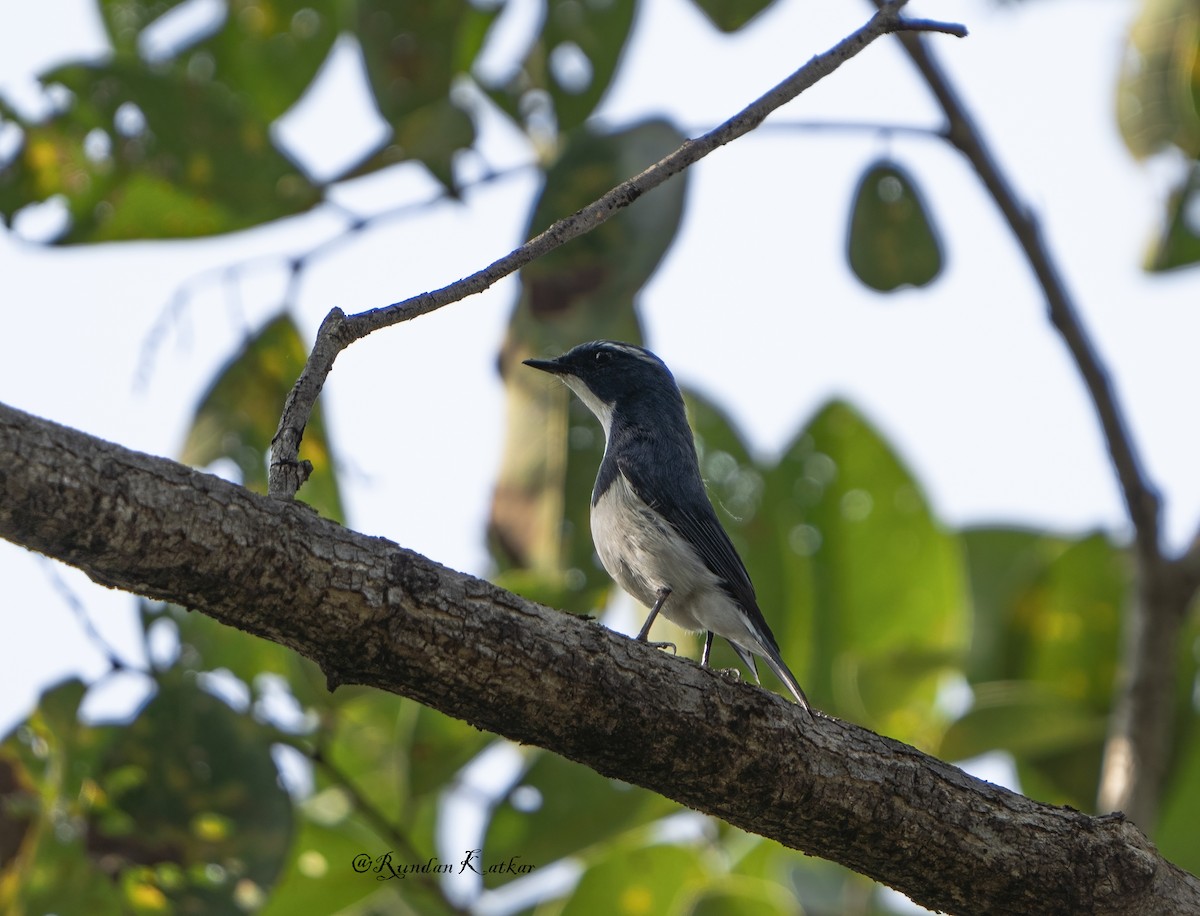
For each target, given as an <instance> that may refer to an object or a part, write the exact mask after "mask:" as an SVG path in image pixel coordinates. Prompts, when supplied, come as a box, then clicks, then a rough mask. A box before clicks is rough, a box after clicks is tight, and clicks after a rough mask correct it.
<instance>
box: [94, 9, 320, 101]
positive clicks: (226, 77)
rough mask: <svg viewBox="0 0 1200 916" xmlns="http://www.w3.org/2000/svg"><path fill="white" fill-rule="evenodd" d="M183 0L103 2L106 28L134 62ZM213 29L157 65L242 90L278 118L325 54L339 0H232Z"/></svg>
mask: <svg viewBox="0 0 1200 916" xmlns="http://www.w3.org/2000/svg"><path fill="white" fill-rule="evenodd" d="M179 5H180V3H179V2H178V0H100V12H101V15H102V18H103V20H104V26H105V29H106V30H107V32H108V35H109V39H110V41H111V42H112V44H113V48H114V50H115V51H116V53H117V56H118V57H120V58H123V59H125V60H127V61H130V62H132V61H136V60H137V59H138V58H139V56H140V54H141V51H140V49H139V40H140V39H142V38H143V33H144V32H145V30H146V28H147V27H148V26H151V25H153V24H155V23H159V22H160V20H161V19H162V17H163V16H164V15H165V14H166V13H168V12H169V11H170V10H171V9H173V8H175V7H177V6H179ZM229 6H230V7H231V9H228V10H225V11H224V15H223V16H222V17H221V19H220V21H219V22H218V23H217V25H216V27H215V28H213V27H212V26H209V25H208V24H205V26H203V27H202V29H201V30H199V31H197V32H196V33H195V34H193V35H189V36H184V37H182V38H180V39H179V41H178V50H176V51H175V53H174V54H173V56H172V57H171V58H170V59H169V60H163V59H160V58H161V55H158V56H156V59H155V63H154V65H153V66H154V68H155V69H157V70H163V69H170V70H172V71H174V72H177V73H179V74H180V75H191V76H192V77H193V78H196V79H204V80H212V81H214V82H216V83H220V84H222V85H223V86H224V87H226V88H227V89H228V91H230V92H233V93H235V94H237V95H238V96H239V97H240V98H241V99H242V100H243V101H244V102H245V103H246V104H248V105H249V106H250V107H251V108H252V109H254V111H255V112H256V114H257V115H258V116H259V118H261V119H262V120H263V121H264V122H270V121H273V120H274V119H275V118H277V117H279V116H280V115H281V114H283V113H284V112H285V111H287V110H288V109H289V108H290V107H291V106H292V105H294V104H295V103H296V102H297V101H298V100H299V99H300V97H301V96H302V95H303V94H304V92H305V90H307V89H308V87H309V85H310V84H311V83H312V80H313V77H315V76H316V74H317V71H318V70H319V69H320V67H321V64H322V63H324V61H325V58H326V57H327V56H328V54H329V51H330V48H331V47H332V46H333V40H334V38H336V37H337V34H338V29H339V25H340V23H339V21H338V19H339V16H340V9H339V8H340V3H339V2H338V0H254V2H246V0H235V2H233V3H231V4H229Z"/></svg>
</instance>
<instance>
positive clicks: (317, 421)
mask: <svg viewBox="0 0 1200 916" xmlns="http://www.w3.org/2000/svg"><path fill="white" fill-rule="evenodd" d="M307 359H308V351H307V349H306V348H305V346H304V342H303V340H302V339H301V338H300V331H299V329H298V328H297V327H296V324H295V322H294V321H293V320H292V317H291V315H289V314H288V313H287V312H283V313H281V314H280V315H278V316H277V317H276V318H274V319H273V320H272V321H270V322H268V323H267V324H266V325H265V326H264V327H263V329H262V330H261V331H259V332H258V334H257V335H255V336H254V337H253V338H251V339H250V340H248V341H247V342H246V344H245V346H243V347H242V349H241V350H240V351H239V352H238V353H237V354H235V355H234V357H233V358H232V359H231V360H230V361H229V362H228V363H226V365H225V367H224V368H223V369H222V370H221V372H220V374H219V375H218V376H217V379H216V381H214V382H213V384H212V386H211V387H210V388H209V389H208V391H206V392H205V394H204V396H203V397H202V398H201V400H200V406H199V407H198V408H197V409H196V416H195V418H194V419H193V421H192V428H191V429H190V430H189V431H188V436H187V441H186V442H185V443H184V447H183V452H182V454H181V455H180V460H181V461H183V462H186V463H188V464H192V465H196V466H199V467H204V466H206V465H209V464H212V462H214V461H216V460H217V459H218V458H228V459H230V460H232V461H233V462H234V463H236V464H237V466H238V468H239V469H240V470H241V472H242V483H243V485H244V486H246V487H249V488H250V489H253V490H257V491H258V492H260V493H265V492H266V489H267V461H268V457H269V454H270V448H271V439H272V438H273V437H274V435H275V429H276V427H277V425H278V423H279V416H280V414H281V412H282V411H283V403H284V400H285V399H286V398H287V396H288V393H289V392H290V391H291V390H292V385H293V384H294V383H295V381H296V379H297V378H298V377H299V375H300V372H301V371H302V370H303V368H304V365H305V362H306V361H307ZM301 458H303V459H307V460H308V461H310V462H312V465H313V471H312V474H311V476H310V477H309V478H308V481H307V482H306V483H305V485H304V488H303V490H302V491H301V495H302V496H303V498H304V501H305V502H307V503H308V504H309V505H311V506H312V507H313V508H315V509H316V510H317V511H318V512H320V513H321V514H322V515H324V516H326V517H327V518H332V519H334V520H335V521H339V522H340V521H341V520H342V501H341V496H340V495H339V493H338V486H337V478H336V476H335V474H334V467H333V455H332V452H331V447H330V442H329V437H328V434H327V433H326V431H325V423H324V419H323V416H322V411H321V407H320V405H318V406H317V407H316V408H315V409H314V410H313V415H312V418H311V419H310V420H309V422H308V427H307V428H306V429H305V433H304V445H303V449H302V454H301Z"/></svg>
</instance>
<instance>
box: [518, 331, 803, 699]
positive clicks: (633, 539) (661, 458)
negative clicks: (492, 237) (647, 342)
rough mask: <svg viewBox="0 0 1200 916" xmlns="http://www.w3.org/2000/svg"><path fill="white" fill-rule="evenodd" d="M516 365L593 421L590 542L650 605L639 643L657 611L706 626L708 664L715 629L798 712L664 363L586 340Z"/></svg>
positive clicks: (795, 691)
mask: <svg viewBox="0 0 1200 916" xmlns="http://www.w3.org/2000/svg"><path fill="white" fill-rule="evenodd" d="M525 365H527V366H532V367H533V368H535V369H541V370H542V371H544V372H550V373H553V374H554V375H557V376H558V377H559V378H561V379H562V380H563V381H564V382H565V383H566V384H567V385H568V386H569V387H570V388H571V390H572V391H574V392H575V393H576V394H577V395H579V398H580V400H582V401H583V403H584V404H586V405H587V407H588V409H590V410H591V411H592V413H594V414H595V415H596V417H597V419H599V421H600V424H601V426H603V427H604V442H605V447H604V460H603V461H601V463H600V472H599V474H598V475H597V476H596V486H595V488H594V489H593V490H592V511H591V522H592V540H593V542H594V543H595V545H596V552H597V553H598V554H599V555H600V562H601V563H603V564H604V568H605V569H606V570H607V571H608V574H609V575H610V576H612V577H613V579H615V580H616V581H617V584H619V585H620V586H621V588H623V589H624V590H625V591H627V592H628V593H629V594H630V595H632V596H633V597H634V598H636V599H637V600H638V601H640V602H642V603H643V604H644V605H646V606H647V607H649V608H650V609H651V610H650V616H649V617H647V618H646V623H645V624H644V625H643V626H642V629H641V632H639V633H638V637H637V638H638V639H639V640H642V641H645V640H646V637H647V635H648V634H649V632H650V627H651V625H652V624H653V623H654V620H655V618H656V617H657V616H658V614H659V613H660V612H661V613H662V614H663V615H664V616H665V617H666V618H667V619H668V620H671V621H674V622H675V623H677V624H679V625H680V626H682V627H684V628H686V629H689V630H697V631H707V636H706V638H705V642H704V651H703V654H702V655H701V659H700V663H701V664H702V665H704V666H707V665H708V656H709V652H710V650H711V648H712V641H713V634H714V633H715V634H716V635H718V636H721V637H723V638H724V639H726V640H728V641H729V643H730V645H732V646H733V648H734V651H735V652H737V654H738V656H739V657H740V658H741V659H742V661H743V662H745V663H746V665H747V667H749V668H750V670H751V671H752V672H754V676H755V678H756V679H757V678H758V669H757V667H756V666H755V662H754V656H756V655H757V656H759V657H760V658H762V659H763V660H764V661H765V662H766V663H767V665H768V666H769V667H770V669H771V670H772V671H774V672H775V674H776V676H777V677H778V678H779V679H780V680H781V681H783V683H784V684H786V685H787V688H788V690H790V691H791V693H792V695H793V696H794V697H795V698H796V702H797V703H799V704H800V705H801V706H802V707H804V709H805V710H808V709H809V705H808V700H807V698H806V697H805V696H804V691H803V690H801V689H800V685H799V684H798V683H797V682H796V678H795V677H794V676H793V675H792V672H791V671H789V670H788V667H787V665H785V664H784V663H783V659H782V658H781V657H780V655H779V644H778V643H777V642H776V641H775V636H774V635H773V634H772V633H771V630H770V628H769V627H768V626H767V622H766V620H764V619H763V615H762V611H761V610H759V607H758V600H757V599H756V598H755V595H754V585H753V584H752V583H751V582H750V576H749V574H748V573H747V572H746V566H745V564H744V563H742V560H741V557H739V556H738V553H737V551H736V550H735V549H734V546H733V544H732V543H731V542H730V540H729V536H728V535H727V534H726V533H725V529H724V528H722V527H721V523H720V522H719V521H718V520H717V514H716V512H714V511H713V507H712V503H711V502H710V501H709V499H708V494H707V493H706V492H705V489H704V482H703V480H702V479H701V477H700V465H699V462H698V461H697V458H696V445H695V441H694V439H693V437H692V430H691V428H690V427H689V426H688V422H687V415H686V413H685V412H684V407H683V396H682V395H681V394H680V393H679V386H678V385H676V384H675V377H674V376H672V375H671V371H670V370H669V369H668V368H667V367H666V364H665V363H663V361H662V360H661V359H659V358H658V357H657V356H655V355H654V354H653V353H651V352H650V351H649V350H645V349H643V348H641V347H635V346H633V345H632V344H627V343H618V342H616V341H611V340H594V341H592V342H590V343H585V344H580V345H579V346H577V347H575V348H574V349H573V350H571V351H569V352H567V353H564V354H563V355H562V356H560V357H558V358H557V359H549V360H546V359H527V360H525Z"/></svg>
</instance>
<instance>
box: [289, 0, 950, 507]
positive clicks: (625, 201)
mask: <svg viewBox="0 0 1200 916" xmlns="http://www.w3.org/2000/svg"><path fill="white" fill-rule="evenodd" d="M904 3H905V0H890V2H885V3H883V4H882V5H881V6H880V9H879V11H878V12H877V13H876V14H875V15H874V16H872V17H871V20H870V21H869V22H867V24H866V25H864V26H863V27H862V28H860V29H859V30H858V31H856V32H854V33H853V34H852V35H850V36H848V37H846V38H845V39H843V40H842V41H840V42H838V44H837V45H835V46H834V47H833V48H831V49H830V50H828V51H826V52H825V53H824V54H818V55H817V56H816V57H813V58H812V59H811V60H810V61H809V62H808V63H806V64H805V65H804V66H803V67H801V68H800V69H799V70H797V71H796V72H795V73H793V74H792V75H791V76H789V77H788V78H787V79H786V80H784V81H783V82H782V83H780V84H779V85H778V86H776V87H775V88H774V89H772V90H770V91H769V92H767V93H766V94H765V95H763V96H762V97H760V98H759V99H758V100H757V101H755V102H753V103H752V104H750V105H749V106H747V107H746V108H745V109H743V110H742V111H740V112H738V113H737V114H736V115H734V116H733V117H732V118H730V119H729V120H728V121H726V122H725V123H724V124H721V125H720V126H718V127H716V128H714V129H713V130H710V131H709V132H708V133H706V134H703V135H702V136H700V137H697V138H696V139H694V140H687V141H685V142H684V144H683V145H682V146H681V147H679V149H677V150H676V151H675V152H673V153H671V154H670V155H669V156H667V157H666V158H664V159H662V160H661V161H659V162H657V163H655V164H654V165H652V166H651V167H650V168H648V169H646V170H645V171H644V172H642V173H641V174H640V175H635V176H634V177H633V178H630V179H629V180H628V181H625V182H622V183H621V184H619V185H617V187H615V188H613V189H612V190H611V191H609V192H608V193H607V194H605V195H604V196H603V197H601V198H599V199H598V200H596V201H595V202H594V203H591V204H589V205H588V206H586V207H584V208H583V209H582V210H579V211H577V212H575V213H573V214H571V215H570V216H567V217H565V218H563V219H560V220H559V221H558V222H556V223H554V224H553V225H551V226H550V227H549V228H548V229H546V230H545V231H544V232H542V233H541V234H540V235H538V236H536V237H534V238H532V239H530V240H529V241H528V242H526V243H525V244H524V245H522V246H521V247H520V248H517V249H516V250H514V251H512V252H510V253H508V254H507V255H505V256H504V257H502V258H500V260H498V261H495V262H494V263H492V264H489V265H488V266H487V267H485V268H483V269H482V270H478V271H476V272H475V273H473V274H471V275H470V276H468V277H464V278H463V279H461V280H458V281H457V282H455V283H451V284H450V285H449V286H444V287H442V288H441V289H437V290H434V291H432V292H427V293H421V294H420V295H417V296H413V297H412V298H410V299H405V300H404V301H402V302H396V303H393V304H392V305H388V306H385V307H383V308H378V309H372V310H371V311H367V312H360V313H359V314H356V315H349V316H347V315H346V314H345V313H344V312H343V311H342V310H341V309H337V308H335V309H333V310H332V311H331V312H330V313H329V315H328V316H326V318H325V321H324V322H322V324H321V329H320V330H319V331H318V333H317V340H316V343H315V344H314V345H313V351H312V354H311V355H310V357H309V360H308V364H307V365H306V366H305V367H304V371H303V372H302V373H301V375H300V378H299V379H297V380H296V384H295V386H294V387H293V388H292V391H291V393H290V394H289V395H288V398H287V403H286V404H285V405H284V409H283V416H282V417H280V420H279V428H278V429H277V430H276V433H275V439H274V442H273V444H272V456H271V469H270V493H271V495H272V496H274V497H277V498H280V499H291V498H292V497H293V496H294V495H295V494H296V491H297V490H298V489H299V488H300V485H301V484H303V483H304V480H305V479H306V478H307V476H308V472H309V470H310V469H309V468H308V466H307V465H306V464H304V463H303V462H300V461H298V460H297V459H298V456H299V450H300V441H301V439H302V438H303V436H304V427H305V426H306V425H307V423H308V418H309V416H310V415H311V413H312V409H313V406H314V405H315V404H316V401H317V397H318V396H319V395H320V394H321V389H322V388H323V387H324V385H325V379H326V378H327V377H328V376H329V373H330V371H331V370H332V369H333V361H334V360H335V359H336V358H337V355H338V354H339V353H340V352H341V351H342V350H344V349H345V348H346V347H348V346H350V344H352V343H354V342H355V341H356V340H360V339H361V338H363V337H366V336H367V335H368V334H370V333H371V332H373V331H377V330H379V329H381V328H385V327H390V326H391V325H394V324H398V323H400V322H402V321H409V320H411V319H413V318H417V317H419V316H421V315H424V314H427V313H428V312H432V311H434V310H435V309H439V308H441V307H443V306H445V305H449V304H450V303H452V302H458V301H459V300H461V299H465V298H467V297H468V296H473V295H475V294H476V293H481V292H483V291H484V290H486V289H487V288H488V287H490V286H492V285H493V284H494V283H496V282H497V281H499V280H501V279H503V278H504V277H507V276H509V275H510V274H512V273H515V272H516V271H517V270H519V269H520V268H522V267H524V266H525V265H526V264H529V263H530V262H531V261H535V260H537V259H538V258H540V257H541V256H542V255H544V254H546V253H547V252H549V251H553V250H554V249H555V248H558V247H559V246H560V245H563V244H565V243H566V242H569V241H570V240H571V239H574V238H577V237H578V236H581V235H583V234H584V233H587V232H590V231H592V230H593V229H595V228H596V227H597V226H599V225H600V224H601V223H603V222H606V221H607V220H608V219H609V218H610V217H612V216H613V215H614V214H616V213H617V212H618V211H619V210H621V209H622V208H624V207H627V206H629V205H630V204H632V203H633V202H634V201H636V200H637V199H638V198H640V197H641V196H642V195H643V194H645V193H646V192H647V191H650V190H653V189H654V188H656V187H658V186H659V185H660V184H662V183H663V182H665V181H666V180H667V179H668V178H671V177H672V176H674V175H677V174H679V173H680V172H682V171H683V170H684V169H686V168H688V167H689V166H691V165H692V164H694V163H696V162H698V161H699V160H701V159H703V158H704V157H705V156H707V155H708V154H709V153H711V152H712V151H713V150H715V149H718V148H719V147H721V146H724V145H725V144H726V143H729V142H730V141H732V140H736V139H737V138H738V137H740V136H742V135H743V134H746V133H749V132H750V131H752V130H754V128H756V127H758V125H759V124H761V123H762V122H763V120H764V119H765V118H766V117H767V115H769V114H770V113H771V112H772V111H774V110H775V109H776V108H779V107H780V106H781V105H783V104H785V103H787V102H790V101H791V100H792V99H794V98H796V96H798V95H800V93H802V92H804V90H806V89H808V88H809V87H810V86H812V85H813V84H815V83H816V82H817V81H819V80H821V79H823V78H824V77H826V76H828V75H829V74H831V73H833V71H834V70H836V69H837V68H838V67H840V66H841V65H842V64H844V63H845V62H846V61H848V60H849V59H850V58H852V57H854V56H855V55H856V54H858V52H859V51H861V50H862V49H863V48H865V47H866V46H867V45H869V44H870V43H871V42H873V41H874V40H875V39H876V38H879V37H880V36H881V35H887V34H890V33H892V32H904V31H909V30H912V31H920V32H942V33H946V34H950V35H958V36H963V35H965V34H966V29H965V28H963V27H962V26H960V25H954V24H949V23H941V22H933V21H930V20H924V19H921V20H917V19H905V18H903V17H902V16H901V15H900V13H901V8H902V7H903V6H904Z"/></svg>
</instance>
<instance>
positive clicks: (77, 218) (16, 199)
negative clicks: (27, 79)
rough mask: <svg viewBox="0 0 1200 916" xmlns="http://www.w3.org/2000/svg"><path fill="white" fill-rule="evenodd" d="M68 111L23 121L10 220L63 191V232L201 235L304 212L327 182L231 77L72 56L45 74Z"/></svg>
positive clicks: (4, 196)
mask: <svg viewBox="0 0 1200 916" xmlns="http://www.w3.org/2000/svg"><path fill="white" fill-rule="evenodd" d="M43 82H45V83H48V84H49V83H58V84H61V85H62V86H63V87H65V88H66V89H68V90H70V92H71V94H72V101H71V103H70V104H69V106H68V107H67V109H66V110H65V111H63V112H62V113H61V114H59V115H57V116H56V117H54V118H53V119H51V120H49V121H47V122H45V123H42V124H38V125H23V126H24V128H25V136H24V139H23V143H22V145H21V148H20V150H19V151H18V153H17V156H16V159H15V160H14V161H13V163H11V164H10V166H9V167H8V168H6V169H4V170H3V172H0V213H2V214H3V215H4V217H5V219H6V220H11V218H12V216H13V214H14V213H15V212H16V211H17V210H19V209H21V207H23V206H25V205H26V204H28V203H31V202H34V201H41V200H46V199H48V198H50V197H52V196H55V195H62V196H63V198H64V199H65V201H66V203H67V207H68V210H69V214H70V225H69V227H68V228H67V230H66V232H65V233H64V234H63V236H62V237H61V238H59V239H58V240H57V241H58V242H60V243H76V242H98V241H113V240H118V239H131V238H163V237H174V238H180V237H192V236H201V235H212V234H216V233H221V232H231V231H233V230H235V229H241V228H245V227H247V226H252V225H257V224H258V223H261V222H266V221H268V220H272V219H277V218H280V217H283V216H289V215H292V214H295V213H300V212H303V211H305V210H308V209H309V208H311V207H312V206H313V205H314V204H316V203H317V202H318V201H319V200H320V196H321V195H320V192H319V191H318V190H317V189H316V188H315V187H313V186H312V185H311V183H310V182H309V181H308V179H307V178H305V177H304V176H303V175H301V174H300V173H299V172H298V171H297V169H296V168H295V166H293V165H292V164H291V162H289V161H288V160H287V159H286V158H285V157H284V156H283V155H282V154H281V153H279V151H278V150H276V149H275V148H274V146H273V145H272V143H271V139H270V136H269V133H268V124H267V122H266V121H264V120H262V119H261V118H259V117H257V116H256V115H255V114H253V113H252V112H251V111H250V110H249V109H248V108H247V106H246V104H245V103H244V102H243V101H242V100H241V99H240V98H239V97H238V96H236V95H234V94H233V93H231V92H229V91H228V90H227V89H226V88H225V87H223V86H220V85H219V84H215V83H213V82H211V81H206V80H196V79H192V78H190V77H187V76H181V75H179V74H177V73H174V72H171V71H165V72H158V71H154V70H149V69H147V68H146V67H144V66H143V65H142V64H141V63H140V62H129V61H122V60H113V61H110V62H109V63H106V64H100V65H87V66H85V65H74V66H68V67H63V68H60V69H58V70H56V71H53V72H51V73H49V74H47V75H46V76H45V77H43Z"/></svg>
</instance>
